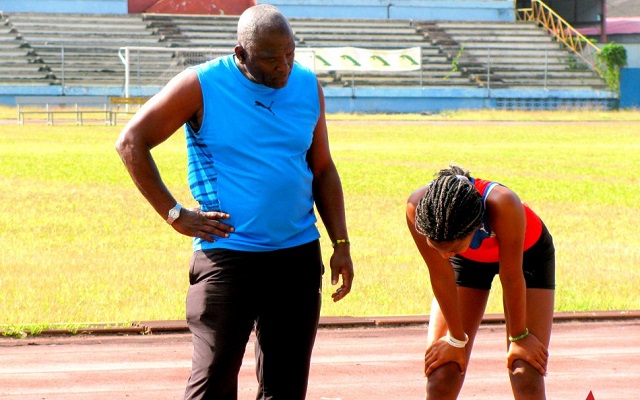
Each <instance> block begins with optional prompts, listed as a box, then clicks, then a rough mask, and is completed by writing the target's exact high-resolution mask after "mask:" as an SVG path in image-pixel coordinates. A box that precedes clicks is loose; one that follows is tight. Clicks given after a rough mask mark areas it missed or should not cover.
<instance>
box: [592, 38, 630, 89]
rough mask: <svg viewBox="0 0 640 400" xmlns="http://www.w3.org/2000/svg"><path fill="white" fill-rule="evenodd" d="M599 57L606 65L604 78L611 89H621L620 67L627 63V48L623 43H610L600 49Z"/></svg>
mask: <svg viewBox="0 0 640 400" xmlns="http://www.w3.org/2000/svg"><path fill="white" fill-rule="evenodd" d="M597 57H598V59H599V60H600V61H601V62H602V63H603V64H604V65H605V66H606V68H607V70H606V71H604V79H605V80H606V81H607V85H609V88H610V89H611V90H615V91H617V90H620V68H623V67H625V66H626V65H627V49H625V47H624V46H623V45H621V44H617V43H614V42H611V43H608V44H607V45H606V46H604V47H603V48H602V50H600V52H599V53H598V55H597Z"/></svg>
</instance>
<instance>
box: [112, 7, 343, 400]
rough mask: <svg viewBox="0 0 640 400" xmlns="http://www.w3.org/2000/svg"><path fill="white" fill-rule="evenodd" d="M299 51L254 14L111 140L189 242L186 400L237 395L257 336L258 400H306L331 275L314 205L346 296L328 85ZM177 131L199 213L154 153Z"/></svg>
mask: <svg viewBox="0 0 640 400" xmlns="http://www.w3.org/2000/svg"><path fill="white" fill-rule="evenodd" d="M294 53H295V42H294V37H293V32H292V29H291V26H290V25H289V22H288V21H287V19H286V18H285V17H284V15H283V14H281V13H280V12H279V11H278V9H277V8H275V7H273V6H271V5H266V4H261V5H257V6H254V7H251V8H249V9H247V10H246V11H245V12H244V13H243V14H242V15H241V17H240V19H239V22H238V44H237V45H236V46H235V49H234V53H233V54H229V55H228V56H223V57H219V58H216V59H214V60H211V61H209V62H206V63H203V64H200V65H197V66H194V67H190V68H188V69H186V70H185V71H183V72H182V73H180V74H178V75H177V76H176V77H174V78H173V79H172V80H171V81H170V82H169V83H168V84H167V86H166V87H164V88H163V89H162V90H161V91H160V92H159V93H158V94H157V95H155V96H154V97H152V98H151V99H150V100H149V101H148V102H147V104H145V105H144V106H143V107H142V108H141V110H140V111H139V112H138V113H137V114H136V115H135V116H134V117H133V118H132V119H131V121H130V122H129V123H128V124H127V125H126V126H125V128H124V129H123V130H122V132H121V134H120V136H119V138H118V140H117V143H116V150H117V151H118V153H119V154H120V157H121V158H122V161H123V162H124V165H125V166H126V168H127V170H128V172H129V174H130V175H131V178H132V180H133V182H134V183H135V185H136V186H137V187H138V189H139V190H140V192H141V193H142V194H143V195H144V196H145V198H146V199H147V201H148V202H149V203H150V204H151V205H152V206H153V208H154V209H155V210H156V212H157V213H158V214H159V215H160V217H161V218H163V219H164V220H166V222H167V223H168V224H169V225H170V226H171V227H172V228H173V229H174V230H175V231H177V232H179V233H181V234H183V235H186V236H189V237H192V238H193V255H192V258H191V261H190V269H189V284H190V285H189V290H188V293H187V304H186V314H187V322H188V325H189V329H190V330H191V333H192V337H193V346H194V349H193V361H192V370H191V375H190V378H189V381H188V384H187V389H186V392H185V399H215V400H231V399H237V392H238V388H237V387H238V373H239V371H240V367H241V364H242V358H243V355H244V351H245V348H246V345H247V342H248V340H249V335H250V333H251V331H252V330H253V329H255V334H256V349H255V350H256V373H257V379H258V395H257V399H272V400H279V399H280V400H296V399H300V400H302V399H304V398H305V395H306V390H307V382H308V376H309V366H310V360H311V353H312V348H313V345H314V341H315V337H316V332H317V328H318V319H319V316H320V306H321V300H322V299H321V295H322V274H323V272H324V265H323V261H322V254H321V249H320V242H319V237H320V232H319V229H318V228H317V227H316V223H317V219H316V214H315V211H314V206H315V207H316V209H317V212H318V214H319V215H320V217H321V219H322V222H323V224H324V226H325V229H326V231H327V234H328V236H329V238H330V240H331V241H332V243H333V250H332V251H333V253H332V255H331V258H330V268H331V283H332V285H337V286H338V287H337V289H336V290H335V292H334V293H332V295H331V296H332V299H333V301H339V300H341V299H342V298H344V296H346V295H347V294H348V293H349V292H350V290H351V285H352V280H353V276H354V273H353V263H352V260H351V254H350V243H349V235H348V231H347V224H346V218H345V208H344V198H343V192H342V184H341V182H340V177H339V174H338V171H337V169H336V167H335V164H334V162H333V160H332V157H331V153H330V151H329V141H328V136H327V126H326V121H325V115H324V96H323V92H322V87H321V86H320V84H319V82H318V80H317V78H316V77H315V75H314V74H313V72H312V71H310V70H308V69H306V68H304V67H302V66H300V65H299V64H297V63H294ZM183 126H184V131H185V134H186V142H187V156H188V180H189V187H190V189H191V194H192V196H193V198H194V199H195V202H197V204H194V206H193V207H182V206H181V205H180V203H179V202H178V201H176V198H175V197H174V196H173V195H172V194H171V192H170V191H169V188H167V187H166V186H165V184H164V183H163V181H162V179H161V177H160V173H159V171H158V168H157V167H156V164H155V162H154V160H153V157H152V155H151V149H152V148H154V147H155V146H157V145H159V144H160V143H162V142H164V141H165V140H166V139H168V138H169V137H170V136H171V135H172V134H173V133H174V132H176V131H177V130H179V129H180V128H181V127H183Z"/></svg>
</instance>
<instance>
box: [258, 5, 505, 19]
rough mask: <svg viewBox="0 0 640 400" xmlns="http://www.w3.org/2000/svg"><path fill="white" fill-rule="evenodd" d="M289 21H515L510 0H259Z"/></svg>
mask: <svg viewBox="0 0 640 400" xmlns="http://www.w3.org/2000/svg"><path fill="white" fill-rule="evenodd" d="M258 3H259V4H262V3H268V4H273V5H274V6H276V7H278V8H279V9H280V10H281V11H282V12H283V13H284V14H285V15H286V16H288V17H301V18H305V17H308V18H311V17H321V18H353V19H362V18H386V19H414V20H415V19H425V20H431V21H438V20H446V21H514V20H515V4H514V2H513V0H449V1H442V0H403V1H394V2H392V1H390V0H259V1H258Z"/></svg>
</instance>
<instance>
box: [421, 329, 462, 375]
mask: <svg viewBox="0 0 640 400" xmlns="http://www.w3.org/2000/svg"><path fill="white" fill-rule="evenodd" d="M444 339H445V338H444V337H443V338H442V339H440V340H436V341H435V342H434V343H433V344H432V345H431V346H429V348H428V349H427V351H426V352H425V354H424V375H425V376H426V377H429V375H431V373H432V372H433V371H434V370H436V369H437V368H439V367H441V366H443V365H444V364H447V363H450V362H454V363H456V364H458V366H459V367H460V374H461V375H464V373H465V371H466V370H467V357H466V352H465V349H464V347H453V346H451V345H450V344H449V343H447V342H446V341H445V340H444Z"/></svg>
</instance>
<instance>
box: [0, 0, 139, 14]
mask: <svg viewBox="0 0 640 400" xmlns="http://www.w3.org/2000/svg"><path fill="white" fill-rule="evenodd" d="M0 11H6V12H47V13H62V14H64V13H79V14H127V13H128V12H129V10H128V4H127V0H29V1H18V0H0Z"/></svg>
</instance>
